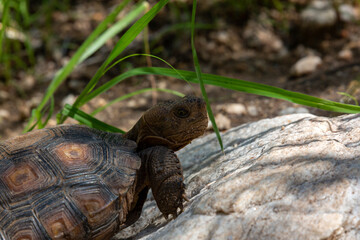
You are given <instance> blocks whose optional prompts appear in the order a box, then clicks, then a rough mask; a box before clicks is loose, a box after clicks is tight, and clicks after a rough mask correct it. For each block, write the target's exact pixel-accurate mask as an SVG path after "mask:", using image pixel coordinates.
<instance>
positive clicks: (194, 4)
mask: <svg viewBox="0 0 360 240" xmlns="http://www.w3.org/2000/svg"><path fill="white" fill-rule="evenodd" d="M196 4H197V2H196V0H193V9H192V16H191V50H192V55H193V61H194V67H195V72H196V76H197V79H198V80H199V84H200V89H201V93H202V95H203V97H204V99H205V102H206V109H207V112H208V115H209V118H210V121H211V123H212V126H213V128H214V131H215V133H216V137H217V139H218V142H219V145H220V148H221V151H222V152H224V146H223V142H222V139H221V136H220V131H219V129H218V127H217V125H216V121H215V117H214V114H213V112H212V110H211V106H210V103H209V99H208V97H207V93H206V90H205V86H204V81H203V79H202V73H201V69H200V64H199V59H198V57H197V53H196V48H195V16H196Z"/></svg>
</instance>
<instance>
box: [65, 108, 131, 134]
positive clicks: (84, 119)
mask: <svg viewBox="0 0 360 240" xmlns="http://www.w3.org/2000/svg"><path fill="white" fill-rule="evenodd" d="M61 114H62V115H65V116H69V117H71V118H73V119H75V120H77V121H79V122H80V123H82V124H84V125H87V126H89V127H92V128H96V129H99V130H103V131H107V132H119V133H125V132H124V131H123V130H121V129H118V128H116V127H114V126H111V125H109V124H106V123H104V122H102V121H100V120H98V119H96V118H94V117H92V116H91V115H89V114H87V113H85V112H83V111H81V110H80V109H78V108H76V107H74V106H71V105H69V104H66V105H65V106H64V109H63V110H62V111H61Z"/></svg>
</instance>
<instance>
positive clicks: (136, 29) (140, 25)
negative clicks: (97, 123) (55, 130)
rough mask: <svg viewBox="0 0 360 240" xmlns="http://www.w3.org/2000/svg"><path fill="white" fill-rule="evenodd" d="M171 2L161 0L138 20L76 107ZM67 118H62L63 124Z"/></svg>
mask: <svg viewBox="0 0 360 240" xmlns="http://www.w3.org/2000/svg"><path fill="white" fill-rule="evenodd" d="M168 1H169V0H160V1H159V2H158V3H157V4H156V5H155V6H153V7H152V8H151V9H150V10H149V11H148V12H147V13H146V14H145V15H144V16H142V17H141V18H140V19H139V20H137V21H136V22H135V23H134V24H133V25H132V26H131V27H130V29H129V30H127V31H126V32H125V33H124V35H123V36H122V37H121V38H120V39H119V41H118V42H117V43H116V45H115V47H114V49H113V50H112V51H111V53H110V55H109V57H108V58H107V59H106V60H105V62H104V63H103V64H102V65H101V66H100V68H99V69H98V70H97V72H96V73H95V76H94V77H93V78H92V79H91V80H90V82H89V83H88V84H87V85H86V87H85V88H84V90H83V91H82V92H81V93H80V95H79V97H78V98H77V99H76V101H75V103H74V106H79V105H80V103H82V102H83V98H84V97H85V96H86V95H87V94H88V93H89V92H90V91H91V90H92V89H93V88H94V87H95V85H96V84H97V83H98V81H99V80H100V77H101V76H102V75H103V74H104V73H105V69H106V67H107V66H108V65H109V64H110V63H111V62H112V61H114V60H115V58H116V57H118V56H119V55H120V54H121V53H122V51H123V50H124V49H125V48H126V47H127V46H128V45H129V44H130V43H131V42H132V41H133V40H134V39H135V38H136V37H137V36H138V35H139V34H140V32H141V31H142V30H143V29H144V28H145V27H146V26H147V24H149V22H150V21H151V20H152V19H153V18H154V17H155V16H156V15H157V13H158V12H159V11H160V10H161V9H162V8H163V7H164V6H165V5H166V4H167V3H168ZM65 119H66V118H62V119H61V122H63V121H65Z"/></svg>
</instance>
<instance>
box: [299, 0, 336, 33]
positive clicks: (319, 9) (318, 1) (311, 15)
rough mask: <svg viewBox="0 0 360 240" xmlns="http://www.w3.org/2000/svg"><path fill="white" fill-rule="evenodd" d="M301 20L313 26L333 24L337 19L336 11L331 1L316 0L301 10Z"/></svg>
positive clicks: (320, 26)
mask: <svg viewBox="0 0 360 240" xmlns="http://www.w3.org/2000/svg"><path fill="white" fill-rule="evenodd" d="M301 20H302V24H303V25H305V26H309V27H311V28H323V27H328V26H332V25H334V24H335V23H336V20H337V19H336V11H335V9H334V8H333V6H332V4H331V1H328V0H315V1H312V2H311V3H310V4H309V6H307V7H306V8H305V9H304V10H303V11H302V12H301Z"/></svg>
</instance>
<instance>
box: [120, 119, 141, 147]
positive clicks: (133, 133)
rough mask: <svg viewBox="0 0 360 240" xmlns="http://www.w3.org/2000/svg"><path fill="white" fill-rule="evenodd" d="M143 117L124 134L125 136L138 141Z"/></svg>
mask: <svg viewBox="0 0 360 240" xmlns="http://www.w3.org/2000/svg"><path fill="white" fill-rule="evenodd" d="M141 121H142V118H140V119H139V121H137V122H136V124H135V125H134V126H133V127H132V128H131V129H130V130H129V131H128V132H127V133H125V134H124V138H127V139H129V140H132V141H134V142H136V143H137V142H138V138H139V133H140V129H141V127H142V126H141V123H140V122H141Z"/></svg>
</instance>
